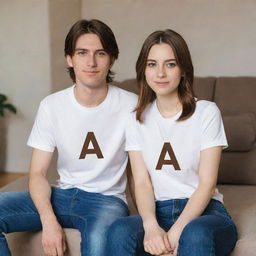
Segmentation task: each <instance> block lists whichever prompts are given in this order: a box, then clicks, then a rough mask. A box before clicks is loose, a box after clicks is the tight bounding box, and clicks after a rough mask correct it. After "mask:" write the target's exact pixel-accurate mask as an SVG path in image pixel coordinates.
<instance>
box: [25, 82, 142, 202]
mask: <svg viewBox="0 0 256 256" xmlns="http://www.w3.org/2000/svg"><path fill="white" fill-rule="evenodd" d="M136 102H137V96H136V95H135V94H133V93H130V92H127V91H125V90H122V89H119V88H117V87H115V86H111V85H110V86H109V87H108V93H107V96H106V98H105V99H104V101H103V102H102V103H101V104H100V105H98V106H96V107H91V108H87V107H84V106H82V105H80V104H79V103H78V102H77V101H76V99H75V96H74V86H72V87H69V88H67V89H65V90H62V91H59V92H57V93H54V94H51V95H49V96H48V97H46V98H45V99H44V100H42V102H41V103H40V106H39V110H38V113H37V117H36V120H35V123H34V126H33V129H32V132H31V134H30V137H29V139H28V142H27V144H28V145H29V146H31V147H33V148H37V149H41V150H44V151H48V152H53V151H54V149H55V147H56V148H57V150H58V167H57V169H58V173H59V175H60V179H59V182H58V184H59V187H61V188H63V189H66V188H73V187H76V188H79V189H82V190H85V191H88V192H95V193H102V194H105V195H115V196H118V197H120V198H122V199H124V200H125V196H124V191H125V187H126V175H125V169H126V164H127V152H126V151H125V128H126V126H127V121H128V119H129V115H130V113H131V111H133V109H134V107H135V105H136Z"/></svg>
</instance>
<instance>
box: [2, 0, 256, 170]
mask: <svg viewBox="0 0 256 256" xmlns="http://www.w3.org/2000/svg"><path fill="white" fill-rule="evenodd" d="M255 9H256V1H255V0H245V1H244V0H225V1H223V0H183V1H180V0H157V1H156V0H121V1H120V0H72V1H71V0H22V1H20V0H9V1H4V0H0V31H1V35H0V56H1V58H0V93H4V94H7V95H8V96H9V99H10V101H11V102H12V103H13V104H15V105H16V106H17V108H18V111H19V112H18V115H11V114H8V115H7V116H6V118H5V119H2V118H0V141H1V144H0V170H5V171H16V172H19V171H27V169H28V165H29V160H30V149H29V148H28V147H27V146H26V140H27V137H28V135H29V133H30V130H31V127H32V124H33V121H34V118H35V114H36V110H37V108H38V104H39V102H40V100H41V99H42V98H43V97H44V96H46V95H48V94H50V93H51V92H54V91H57V90H60V89H62V88H65V87H67V86H68V85H70V83H71V81H70V79H69V77H68V75H67V73H66V71H65V67H66V64H65V59H64V57H63V44H64V42H63V41H64V38H65V36H66V33H67V31H68V29H69V28H70V26H71V24H73V23H74V22H75V21H76V20H77V19H79V18H80V17H81V13H82V17H83V18H98V19H101V20H103V21H105V22H106V23H107V24H109V25H110V27H111V28H112V29H113V31H114V32H115V34H116V37H117V41H118V43H119V47H120V52H121V54H120V58H119V60H118V61H117V63H116V64H115V66H114V70H115V71H116V72H117V77H116V78H117V80H119V81H121V80H124V79H127V78H131V77H134V75H135V73H134V64H135V61H136V58H137V55H138V52H139V50H140V47H141V45H142V42H143V40H144V39H145V37H146V36H147V35H148V34H149V33H150V32H152V31H154V30H156V29H162V28H166V27H170V28H173V29H174V30H177V31H178V32H179V33H181V34H182V35H183V36H184V37H185V39H186V41H187V42H188V44H189V47H190V50H191V53H192V57H193V61H194V65H195V73H196V75H200V76H207V75H215V76H222V75H227V76H231V75H232V76H239V75H251V76H255V66H256V33H255V32H254V31H255V26H256V12H255Z"/></svg>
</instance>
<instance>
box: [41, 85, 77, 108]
mask: <svg viewBox="0 0 256 256" xmlns="http://www.w3.org/2000/svg"><path fill="white" fill-rule="evenodd" d="M72 89H73V86H70V87H68V88H66V89H63V90H60V91H57V92H54V93H52V94H50V95H48V96H46V97H45V98H44V99H43V100H42V101H41V104H44V105H48V104H50V105H51V104H54V103H58V102H60V101H66V99H67V97H69V95H70V93H71V91H72Z"/></svg>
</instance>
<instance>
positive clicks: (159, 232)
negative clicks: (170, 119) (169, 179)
mask: <svg viewBox="0 0 256 256" xmlns="http://www.w3.org/2000/svg"><path fill="white" fill-rule="evenodd" d="M129 157H130V162H131V168H132V174H133V178H134V185H135V197H136V202H137V207H138V211H139V213H140V215H141V217H142V220H143V227H144V230H145V237H144V249H145V251H146V252H149V253H151V254H154V255H161V254H163V253H168V252H170V251H171V248H170V245H169V242H168V238H167V234H166V232H165V231H164V230H163V229H161V228H160V227H159V225H158V223H157V220H156V215H155V199H154V192H153V188H152V183H151V180H150V176H149V173H148V171H147V169H146V166H145V163H144V160H143V157H142V154H141V151H130V152H129Z"/></svg>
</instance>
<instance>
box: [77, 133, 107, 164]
mask: <svg viewBox="0 0 256 256" xmlns="http://www.w3.org/2000/svg"><path fill="white" fill-rule="evenodd" d="M90 142H91V143H92V145H93V148H92V149H89V148H88V147H89V144H90ZM86 154H96V155H97V157H98V158H104V157H103V155H102V153H101V150H100V147H99V144H98V142H97V140H96V138H95V135H94V133H93V132H88V133H87V136H86V138H85V141H84V146H83V149H82V152H81V154H80V157H79V159H84V158H85V157H86Z"/></svg>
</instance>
